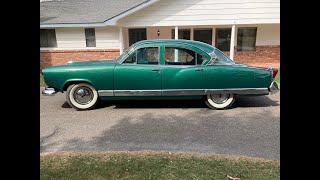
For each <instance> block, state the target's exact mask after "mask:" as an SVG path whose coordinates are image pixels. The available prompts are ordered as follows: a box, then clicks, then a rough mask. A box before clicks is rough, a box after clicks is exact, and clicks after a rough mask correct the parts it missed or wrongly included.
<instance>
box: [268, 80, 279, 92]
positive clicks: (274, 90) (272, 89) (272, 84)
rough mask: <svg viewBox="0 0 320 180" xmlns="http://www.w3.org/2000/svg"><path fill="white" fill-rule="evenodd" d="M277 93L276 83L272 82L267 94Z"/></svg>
mask: <svg viewBox="0 0 320 180" xmlns="http://www.w3.org/2000/svg"><path fill="white" fill-rule="evenodd" d="M277 92H279V86H278V83H277V82H275V81H273V82H272V83H271V85H270V87H269V94H275V93H277Z"/></svg>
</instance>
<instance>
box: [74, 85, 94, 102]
mask: <svg viewBox="0 0 320 180" xmlns="http://www.w3.org/2000/svg"><path fill="white" fill-rule="evenodd" d="M73 97H74V100H75V101H76V102H77V103H79V104H82V105H85V104H88V103H90V102H91V101H92V99H93V92H92V90H91V89H90V88H88V87H78V88H77V89H76V90H75V91H74V94H73Z"/></svg>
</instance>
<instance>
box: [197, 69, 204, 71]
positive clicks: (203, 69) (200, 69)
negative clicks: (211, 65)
mask: <svg viewBox="0 0 320 180" xmlns="http://www.w3.org/2000/svg"><path fill="white" fill-rule="evenodd" d="M203 70H204V69H196V70H195V71H203Z"/></svg>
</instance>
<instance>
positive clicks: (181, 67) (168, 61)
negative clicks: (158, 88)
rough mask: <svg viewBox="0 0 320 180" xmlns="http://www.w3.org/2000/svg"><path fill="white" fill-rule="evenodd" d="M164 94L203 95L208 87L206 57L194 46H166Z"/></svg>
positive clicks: (163, 76) (163, 74) (163, 75)
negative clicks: (193, 48) (195, 49)
mask: <svg viewBox="0 0 320 180" xmlns="http://www.w3.org/2000/svg"><path fill="white" fill-rule="evenodd" d="M163 58H164V62H163V63H164V64H163V65H162V67H163V68H162V95H167V96H169V95H202V94H204V91H205V88H206V86H205V85H206V83H205V82H206V81H205V71H206V68H205V67H204V66H203V65H202V62H204V61H205V60H206V59H205V58H204V56H202V55H201V54H200V53H198V52H196V51H194V50H192V48H188V47H182V46H181V45H180V46H165V47H164V55H163Z"/></svg>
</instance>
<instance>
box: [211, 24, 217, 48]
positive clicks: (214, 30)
mask: <svg viewBox="0 0 320 180" xmlns="http://www.w3.org/2000/svg"><path fill="white" fill-rule="evenodd" d="M212 46H213V47H215V46H216V28H215V27H213V28H212Z"/></svg>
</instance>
